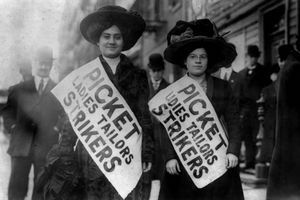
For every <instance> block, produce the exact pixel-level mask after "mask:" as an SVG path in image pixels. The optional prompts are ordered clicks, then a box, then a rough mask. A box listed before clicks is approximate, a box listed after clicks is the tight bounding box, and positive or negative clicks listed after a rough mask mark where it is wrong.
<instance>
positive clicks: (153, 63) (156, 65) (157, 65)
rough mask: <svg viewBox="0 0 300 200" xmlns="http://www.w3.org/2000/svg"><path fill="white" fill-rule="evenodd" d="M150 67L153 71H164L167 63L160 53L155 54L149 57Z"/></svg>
mask: <svg viewBox="0 0 300 200" xmlns="http://www.w3.org/2000/svg"><path fill="white" fill-rule="evenodd" d="M148 67H149V68H150V69H152V70H159V71H160V70H164V69H165V62H164V58H163V57H162V55H161V54H159V53H154V54H151V55H150V56H149V63H148Z"/></svg>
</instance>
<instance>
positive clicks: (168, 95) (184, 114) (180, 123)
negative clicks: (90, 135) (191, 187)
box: [148, 75, 228, 188]
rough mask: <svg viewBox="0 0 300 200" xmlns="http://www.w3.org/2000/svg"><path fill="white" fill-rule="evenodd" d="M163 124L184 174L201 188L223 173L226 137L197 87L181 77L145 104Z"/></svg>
mask: <svg viewBox="0 0 300 200" xmlns="http://www.w3.org/2000/svg"><path fill="white" fill-rule="evenodd" d="M148 104H149V109H150V112H151V113H152V114H153V115H154V116H155V117H156V118H157V119H158V120H159V121H160V122H161V123H162V124H163V125H164V127H165V129H166V131H167V134H168V136H169V139H170V141H171V143H172V145H173V147H174V150H175V151H176V153H177V156H178V158H179V160H180V162H181V163H182V165H183V166H184V168H185V170H186V172H187V173H188V175H189V176H190V178H191V179H192V181H193V182H194V184H195V185H196V186H197V188H203V187H205V186H206V185H208V184H209V183H211V182H213V181H214V180H216V179H217V178H219V177H220V176H222V175H223V174H224V173H225V172H226V171H227V168H226V151H227V147H228V138H227V136H226V134H225V131H224V129H223V127H222V125H221V123H220V121H219V119H218V117H217V114H216V112H215V110H214V108H213V106H212V104H211V102H210V101H209V99H208V97H207V96H206V94H205V92H204V91H203V90H202V88H201V87H200V85H199V84H198V83H197V82H196V81H195V80H193V79H192V78H190V77H189V76H187V75H186V76H184V77H182V78H181V79H179V80H178V81H176V82H174V83H173V84H171V85H169V86H168V87H167V88H165V89H163V90H161V91H160V92H159V93H157V94H156V95H155V96H154V97H153V98H152V99H151V100H150V102H149V103H148Z"/></svg>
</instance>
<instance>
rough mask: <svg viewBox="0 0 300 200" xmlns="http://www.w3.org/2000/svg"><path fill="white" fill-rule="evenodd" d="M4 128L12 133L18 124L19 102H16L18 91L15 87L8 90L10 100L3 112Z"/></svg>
mask: <svg viewBox="0 0 300 200" xmlns="http://www.w3.org/2000/svg"><path fill="white" fill-rule="evenodd" d="M2 114H3V120H4V127H5V129H6V130H7V131H8V132H9V133H11V131H12V129H13V127H14V126H15V124H16V116H17V102H16V91H15V89H14V87H10V88H9V90H8V98H7V103H6V105H5V107H4V108H3V110H2Z"/></svg>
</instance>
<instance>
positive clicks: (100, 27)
mask: <svg viewBox="0 0 300 200" xmlns="http://www.w3.org/2000/svg"><path fill="white" fill-rule="evenodd" d="M144 29H145V22H144V20H143V18H142V17H141V16H140V15H139V14H138V13H136V12H134V11H127V10H126V9H124V8H122V7H119V6H105V7H101V8H100V9H98V10H97V11H96V12H94V13H92V14H90V15H88V16H86V17H85V18H84V19H83V20H82V21H81V23H80V31H81V33H82V35H83V37H84V38H85V39H86V40H87V41H89V42H90V43H92V44H93V45H97V46H98V47H99V50H100V55H99V57H98V58H96V60H98V61H100V62H101V64H102V66H103V68H104V70H105V72H106V73H107V75H108V77H109V79H110V80H111V82H112V83H113V85H114V86H115V87H116V88H117V90H118V91H119V93H120V94H121V96H122V97H123V98H124V99H125V101H126V103H127V104H128V106H129V107H130V109H131V111H132V112H133V113H134V115H135V117H136V119H137V121H138V123H139V125H140V126H141V128H142V134H143V141H142V143H143V144H142V162H143V163H142V164H143V172H144V173H145V172H148V171H149V170H150V169H151V165H152V154H153V141H152V137H153V134H152V128H151V127H152V121H151V116H150V112H149V111H148V105H147V102H148V93H149V89H148V81H147V75H146V72H145V71H143V70H141V69H139V68H138V67H135V66H134V65H133V64H132V63H131V61H130V60H129V59H128V58H127V57H126V56H125V55H124V54H122V53H121V52H122V51H125V50H128V49H130V48H131V47H133V46H134V45H135V43H136V42H137V40H138V39H139V38H140V37H141V35H142V33H143V31H144ZM66 123H68V120H67V122H66ZM123 123H124V122H123ZM64 127H69V128H68V130H65V128H64ZM70 127H71V126H66V124H65V123H61V124H60V126H58V129H59V131H60V132H61V133H63V134H64V135H65V136H64V137H61V139H62V140H65V141H60V146H64V148H63V149H66V146H69V147H73V146H74V145H75V142H76V139H77V137H76V135H75V133H74V132H73V131H72V129H71V128H70ZM66 135H71V136H70V137H68V136H66ZM74 136H75V137H74ZM77 151H78V154H79V164H80V165H79V166H80V171H81V172H82V175H83V177H82V178H81V179H79V180H83V182H82V183H80V185H81V188H83V190H84V194H81V197H79V199H89V200H94V199H101V200H115V199H122V197H121V196H120V195H119V194H118V192H117V191H116V189H115V188H114V187H113V186H112V184H111V183H110V182H109V181H108V179H107V178H106V177H105V175H104V174H103V173H102V172H101V171H100V169H99V168H98V167H97V165H96V164H95V163H94V161H93V160H92V158H91V157H90V156H89V154H88V152H87V151H86V150H85V148H84V147H83V145H82V144H81V143H80V144H79V145H77ZM57 152H59V150H57V149H56V150H54V151H52V155H54V157H55V158H56V159H57V157H59V155H58V154H59V153H57ZM49 155H51V153H50V154H49ZM50 160H51V159H50ZM52 160H53V159H52ZM48 171H50V170H48ZM52 171H53V170H52ZM124 173H126V172H124ZM148 173H149V172H148ZM69 174H71V173H69ZM71 175H72V174H71ZM146 177H147V176H146ZM148 177H150V176H149V175H148ZM59 181H60V182H61V181H62V180H59ZM120 181H122V180H120ZM57 182H58V181H57ZM145 182H146V183H148V184H149V187H150V185H151V181H150V180H147V181H145V179H144V176H143V175H142V178H141V179H140V182H139V183H138V184H137V186H136V187H135V189H134V190H133V191H132V192H131V193H130V194H129V195H128V196H127V198H126V199H147V198H148V196H149V194H150V188H149V187H145ZM64 185H65V186H64ZM64 187H70V185H68V186H66V184H64V183H61V188H62V189H61V191H60V190H59V189H58V188H55V191H58V192H60V194H62V193H63V192H64V191H63V188H64ZM68 191H70V190H68ZM68 191H66V192H68ZM51 192H53V190H52V191H51ZM46 193H47V191H46ZM77 193H78V192H77ZM47 194H48V195H49V196H51V195H52V196H53V194H51V193H49V190H48V193H47ZM56 195H57V194H56ZM44 196H46V195H44ZM58 196H59V195H58Z"/></svg>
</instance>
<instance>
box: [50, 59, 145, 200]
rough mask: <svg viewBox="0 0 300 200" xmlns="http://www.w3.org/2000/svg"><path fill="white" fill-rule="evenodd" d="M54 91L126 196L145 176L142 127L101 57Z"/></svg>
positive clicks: (89, 148)
mask: <svg viewBox="0 0 300 200" xmlns="http://www.w3.org/2000/svg"><path fill="white" fill-rule="evenodd" d="M52 93H53V94H54V95H55V96H56V98H57V99H58V100H59V102H60V103H61V105H62V106H63V108H64V110H65V112H66V113H67V115H68V117H69V121H70V123H71V125H72V127H73V129H74V131H75V133H76V134H77V136H78V138H79V140H80V141H81V142H82V144H83V146H84V147H85V149H86V150H87V151H88V153H89V155H90V156H91V157H92V159H93V160H94V162H95V163H96V164H97V166H98V167H99V170H101V171H102V173H103V174H104V175H105V176H106V178H107V179H108V180H109V181H110V182H111V184H112V185H113V186H114V188H115V189H116V190H117V192H118V193H119V194H120V196H121V197H122V198H124V199H125V198H126V196H127V195H128V194H129V193H130V192H131V191H132V190H133V189H134V188H135V186H136V185H137V183H138V181H139V179H140V177H141V175H142V159H141V152H142V150H141V148H142V134H141V127H140V125H139V123H138V121H137V119H136V117H135V115H134V114H133V112H132V111H131V109H130V107H129V106H128V104H127V103H126V101H125V100H124V98H123V97H122V96H121V94H120V93H119V91H118V90H117V88H116V87H115V86H114V84H113V83H112V82H111V80H110V79H109V77H108V75H107V73H106V72H105V70H104V68H103V66H102V64H101V62H100V60H99V58H97V59H95V60H93V61H91V62H89V63H87V64H86V65H84V66H82V67H80V68H78V69H76V70H74V71H73V72H71V73H70V74H69V75H68V76H67V77H65V78H64V79H63V80H62V81H61V82H60V83H59V84H58V85H57V86H56V87H55V88H54V89H53V90H52Z"/></svg>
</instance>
